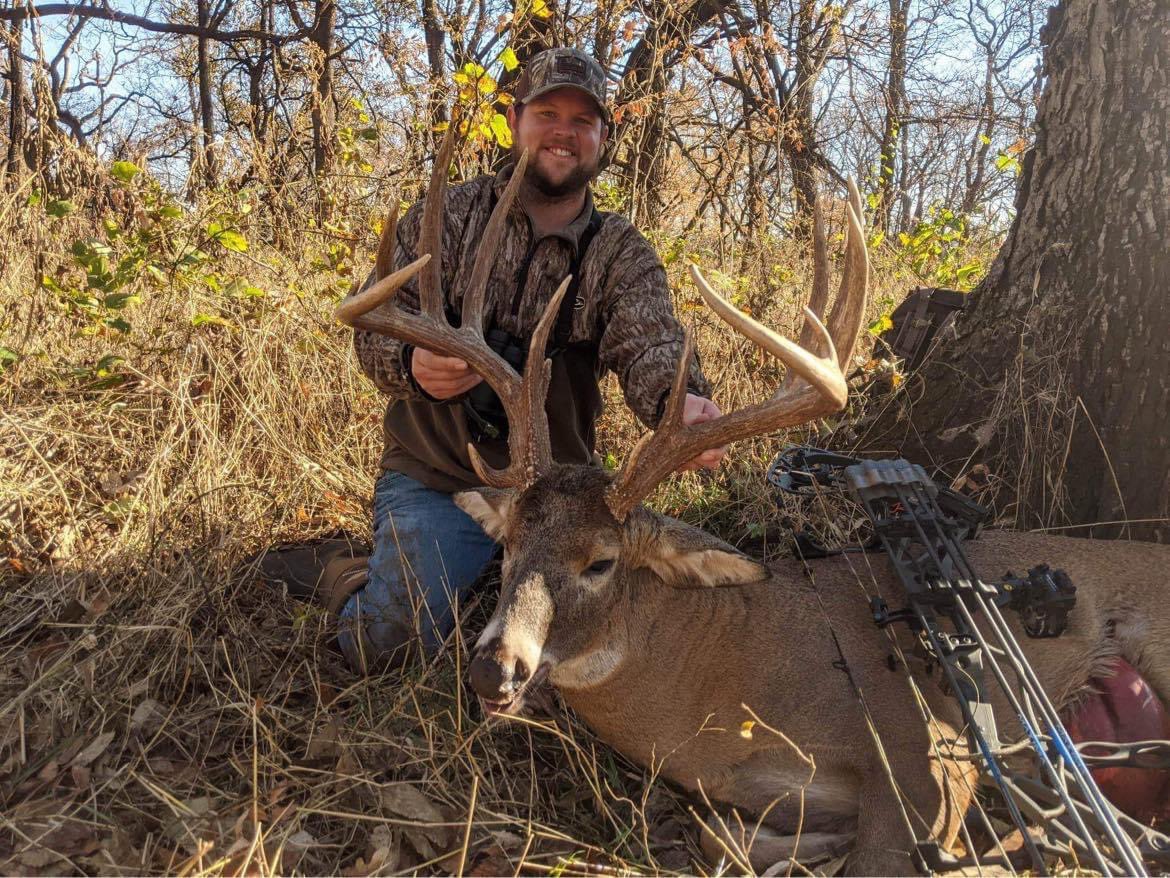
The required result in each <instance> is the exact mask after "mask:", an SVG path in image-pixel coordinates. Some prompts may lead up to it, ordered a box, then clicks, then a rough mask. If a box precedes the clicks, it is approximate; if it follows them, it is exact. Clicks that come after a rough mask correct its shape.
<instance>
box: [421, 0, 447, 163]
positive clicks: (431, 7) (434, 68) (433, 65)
mask: <svg viewBox="0 0 1170 878" xmlns="http://www.w3.org/2000/svg"><path fill="white" fill-rule="evenodd" d="M422 19H423V34H424V35H425V36H426V42H427V66H428V67H429V68H430V73H431V87H430V95H429V97H428V99H427V103H428V105H429V106H430V123H431V125H432V126H433V125H436V124H438V123H439V122H446V121H447V104H446V101H445V100H444V97H443V94H444V92H443V77H444V76H445V74H446V65H445V64H444V62H443V46H444V44H445V43H446V40H447V34H446V32H445V31H444V30H443V26H442V24H440V23H439V7H438V5H437V4H436V2H435V0H422ZM441 139H442V134H440V133H438V132H434V133H433V136H432V140H433V141H434V143H433V146H434V149H435V150H436V151H437V150H438V148H439V141H440V140H441Z"/></svg>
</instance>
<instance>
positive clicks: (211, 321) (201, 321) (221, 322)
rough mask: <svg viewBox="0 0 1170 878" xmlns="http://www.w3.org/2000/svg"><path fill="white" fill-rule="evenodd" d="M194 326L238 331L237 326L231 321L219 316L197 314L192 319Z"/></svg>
mask: <svg viewBox="0 0 1170 878" xmlns="http://www.w3.org/2000/svg"><path fill="white" fill-rule="evenodd" d="M191 325H192V326H223V327H226V328H227V329H236V325H235V324H234V323H232V322H231V321H230V320H226V319H224V318H223V317H220V316H219V315H218V314H196V315H195V316H194V317H192V318H191Z"/></svg>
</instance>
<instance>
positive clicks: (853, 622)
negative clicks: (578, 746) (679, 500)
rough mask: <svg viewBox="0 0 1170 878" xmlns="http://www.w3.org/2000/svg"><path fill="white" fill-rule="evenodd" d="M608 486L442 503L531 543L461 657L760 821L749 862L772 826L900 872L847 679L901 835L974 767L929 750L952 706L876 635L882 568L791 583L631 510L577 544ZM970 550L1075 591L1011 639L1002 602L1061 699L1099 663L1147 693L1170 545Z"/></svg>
mask: <svg viewBox="0 0 1170 878" xmlns="http://www.w3.org/2000/svg"><path fill="white" fill-rule="evenodd" d="M568 470H574V471H573V472H569V471H568ZM605 481H606V477H605V476H604V475H603V474H601V473H597V472H592V473H591V472H590V471H589V470H588V469H587V468H584V467H573V468H568V467H566V468H560V470H559V471H554V472H553V473H552V474H551V475H550V476H548V477H547V478H546V479H542V480H541V482H538V483H537V485H536V486H534V487H533V488H531V489H530V490H528V491H526V492H525V493H524V494H522V495H521V496H520V497H519V498H518V499H515V500H514V501H513V502H511V503H509V504H507V507H506V508H504V509H502V510H501V509H500V508H499V507H491V506H490V504H484V503H483V502H482V500H481V497H482V495H481V494H478V493H475V492H469V493H467V494H463V495H460V497H459V502H460V504H461V505H463V506H464V508H466V509H467V510H468V511H469V512H471V513H472V514H473V515H476V516H477V517H479V518H480V520H481V521H483V522H485V524H486V525H487V526H488V527H489V529H495V531H496V533H498V534H499V536H500V537H501V538H502V539H503V540H504V542H505V545H506V546H522V547H528V546H534V547H539V548H537V549H535V550H532V551H525V549H524V548H521V549H519V551H514V552H512V553H510V554H509V555H508V557H507V559H506V561H505V572H504V577H505V589H504V592H503V594H502V596H501V602H502V603H503V604H504V605H505V606H504V607H503V608H502V610H503V612H502V613H501V612H500V611H498V612H497V614H496V616H495V617H493V621H492V623H491V624H489V626H488V629H487V630H486V631H485V633H484V635H483V637H481V638H480V641H479V644H478V647H477V659H476V661H477V662H484V661H487V662H490V663H494V664H495V665H497V666H501V667H517V666H519V667H523V668H527V669H529V670H530V671H531V670H535V669H538V668H540V667H547V668H548V669H549V670H548V679H549V680H550V681H551V682H552V683H553V684H555V685H556V686H557V687H558V688H559V690H560V691H561V693H562V695H563V697H564V699H565V701H566V702H567V703H568V704H569V706H571V707H572V708H573V709H574V710H575V711H576V713H577V714H578V716H579V717H580V718H581V719H582V720H584V721H585V723H586V724H587V725H589V726H590V728H592V729H593V730H594V731H595V732H596V733H597V734H598V735H599V736H600V737H601V738H602V739H604V740H605V741H607V742H608V743H610V744H611V745H612V746H614V747H615V748H616V749H618V750H619V751H621V752H622V753H624V754H625V755H627V756H628V757H629V758H631V759H633V760H635V761H636V762H639V763H641V764H642V765H645V766H648V767H650V768H652V769H653V770H655V771H656V772H658V773H660V774H661V775H662V776H664V777H666V778H668V779H670V780H672V781H674V782H676V783H678V784H680V785H682V786H684V787H686V788H687V789H689V790H691V791H693V792H696V793H699V792H701V793H703V794H705V795H706V796H707V797H708V798H709V799H710V800H712V801H713V802H720V803H723V804H725V805H730V806H733V807H735V808H736V809H737V810H738V811H739V813H740V814H741V815H742V816H743V817H744V818H745V819H746V818H758V817H763V822H764V823H765V824H766V825H767V826H768V827H770V828H771V829H772V830H773V831H774V832H775V833H777V834H779V835H780V836H781V837H782V841H781V842H780V847H779V849H777V848H775V847H770V846H769V845H768V843H767V842H766V841H762V840H759V839H757V842H758V843H759V847H758V850H754V851H753V864H754V865H756V866H757V867H759V868H766V867H767V866H768V865H771V863H772V862H775V860H776V859H780V858H782V857H786V856H788V855H789V853H790V850H791V847H792V845H793V842H794V839H793V838H791V837H792V836H795V835H796V834H797V833H808V834H809V835H807V836H806V838H807V839H810V840H811V843H805V844H804V845H801V846H798V848H797V851H796V853H797V854H798V855H799V854H801V853H803V854H805V855H807V854H809V853H813V852H815V851H816V845H817V844H832V845H834V846H836V847H838V848H844V849H846V850H850V849H851V850H852V851H853V854H852V857H851V859H850V870H851V871H852V872H858V873H877V874H904V873H906V872H907V871H910V870H911V869H912V864H911V861H910V859H909V851H910V849H911V847H912V844H913V840H912V838H911V836H910V835H909V832H908V830H907V828H906V825H905V821H904V819H903V818H902V817H901V813H900V810H899V804H898V799H897V797H896V794H895V792H894V790H893V788H892V786H891V781H890V776H889V775H888V774H887V771H886V769H885V767H884V765H883V761H882V760H883V757H882V754H881V753H880V752H879V750H878V748H877V746H876V744H875V742H874V737H873V735H871V733H870V730H869V727H868V725H867V719H866V714H865V712H864V710H863V708H862V704H861V701H860V700H859V697H858V694H857V690H860V692H861V693H862V694H863V695H864V698H865V702H866V705H867V707H868V710H869V713H870V716H871V717H872V720H873V725H874V729H875V731H876V733H877V736H878V738H880V741H881V745H882V748H883V749H884V758H885V759H886V760H888V763H889V768H890V772H889V773H890V774H892V776H893V778H895V779H896V782H897V784H898V786H899V788H900V790H901V792H902V794H903V796H904V799H905V800H906V801H908V802H910V803H912V805H913V810H912V813H911V815H910V821H911V823H912V825H913V827H914V834H915V835H916V836H917V837H919V838H925V837H930V836H933V837H936V838H938V839H939V840H940V841H942V842H943V843H944V844H945V845H950V844H952V843H953V842H954V840H955V837H956V835H957V833H958V830H959V824H960V821H961V819H962V816H963V814H964V813H965V812H966V811H967V807H968V805H969V804H970V802H971V800H972V796H973V794H974V789H975V775H974V771H973V769H972V768H971V767H970V763H963V762H953V761H949V760H948V761H945V762H944V761H940V759H939V758H938V757H939V756H941V755H946V756H951V755H954V754H956V753H958V754H960V755H961V754H962V753H963V752H965V751H964V744H963V741H962V740H961V737H960V735H959V730H960V729H961V727H962V722H961V716H960V713H959V709H958V706H957V704H956V703H955V701H954V700H953V699H952V698H951V697H950V696H948V695H946V694H944V693H943V691H942V690H941V688H940V686H939V675H940V672H939V670H938V669H937V668H935V669H934V671H933V673H928V672H927V671H926V668H925V666H924V663H923V661H921V660H920V659H919V658H917V657H916V656H915V653H914V650H913V644H912V639H911V638H910V636H909V635H908V634H907V633H906V631H905V630H904V629H901V626H896V627H895V629H892V630H894V631H897V636H898V638H899V644H900V646H901V648H902V649H901V655H900V656H899V657H898V658H897V659H893V658H891V657H892V656H894V655H895V650H894V648H893V645H892V644H891V641H890V640H889V639H888V638H887V635H886V634H885V633H883V632H881V631H879V630H878V629H877V628H876V626H875V625H874V623H873V620H872V617H871V615H870V611H869V607H868V597H867V596H868V594H874V593H877V594H880V595H881V596H883V597H884V598H885V599H886V600H887V601H888V602H889V604H890V605H891V606H894V607H897V606H899V605H900V604H902V603H904V597H902V596H901V595H902V587H901V585H900V584H899V583H897V582H896V581H895V579H894V577H893V576H892V574H891V572H890V571H889V568H888V566H887V562H886V561H885V559H884V558H882V557H881V556H867V557H864V558H863V557H860V556H856V555H852V556H845V557H838V558H829V559H823V560H818V561H813V562H810V567H809V570H810V571H811V573H812V579H810V577H809V575H808V574H807V573H806V571H805V567H804V565H803V564H801V563H800V562H799V561H796V560H793V559H789V560H782V561H779V562H777V563H775V564H772V565H770V566H769V567H768V568H767V569H765V568H763V567H761V566H759V565H756V564H755V563H754V562H752V561H750V560H749V559H746V558H745V557H744V556H742V555H740V554H739V553H737V552H735V550H734V549H732V548H731V547H730V546H726V545H722V544H719V543H718V542H717V541H715V540H714V539H713V538H712V537H710V536H709V535H707V534H704V533H703V532H702V531H699V530H697V529H694V528H690V527H689V526H687V525H684V524H681V523H679V522H676V521H672V520H670V519H665V518H661V517H658V516H654V515H652V514H650V513H647V512H645V511H643V512H642V513H641V515H640V516H638V517H635V519H634V520H633V521H632V522H631V526H630V527H629V529H628V530H629V531H632V533H630V532H627V531H626V530H623V531H622V532H621V535H620V536H619V537H618V540H619V543H620V545H619V546H618V547H617V548H616V551H615V549H614V547H613V546H606V545H604V543H605V542H606V541H607V537H604V536H603V537H602V538H601V540H598V539H597V536H598V535H597V533H596V529H594V531H593V532H592V533H589V534H588V538H586V539H582V536H581V535H582V534H583V533H586V531H585V529H584V528H583V527H582V524H583V522H581V521H579V520H578V516H582V513H583V510H589V509H590V507H591V504H590V502H589V496H590V494H592V495H593V496H594V503H595V504H596V505H594V506H592V511H593V512H594V513H596V514H597V515H598V516H599V517H600V516H604V514H605V513H604V510H603V509H602V508H599V507H600V506H601V501H600V500H598V499H596V498H597V497H598V496H599V494H600V491H601V488H602V486H603V483H604V482H605ZM501 512H502V513H503V514H502V516H501V515H500V513H501ZM582 517H583V516H582ZM599 543H602V545H599ZM720 545H722V548H720ZM551 546H556V548H555V549H550V547H551ZM967 553H968V556H969V557H970V559H971V561H972V564H973V565H974V566H975V569H977V570H979V571H981V572H982V574H983V575H984V576H985V577H987V578H988V579H993V578H996V577H998V576H999V575H1001V574H1003V573H1005V572H1007V571H1008V570H1009V569H1010V570H1014V571H1017V572H1018V571H1021V570H1026V569H1028V568H1030V567H1032V566H1035V565H1036V564H1037V563H1040V562H1044V563H1048V564H1050V565H1051V566H1053V567H1059V568H1061V569H1064V570H1065V571H1066V572H1068V573H1069V575H1070V576H1071V577H1072V580H1073V582H1074V584H1075V585H1076V586H1077V604H1076V608H1075V610H1074V611H1073V613H1072V614H1071V616H1070V623H1069V626H1068V629H1067V630H1066V631H1065V633H1064V634H1062V635H1061V636H1060V637H1058V638H1047V639H1032V638H1029V637H1027V636H1026V635H1025V633H1024V632H1023V630H1022V629H1021V628H1020V626H1019V625H1018V620H1016V619H1015V618H1014V614H1008V615H1009V622H1010V623H1012V624H1013V627H1014V628H1015V634H1016V636H1017V639H1018V640H1019V641H1020V643H1021V644H1022V645H1023V648H1024V650H1025V652H1026V654H1027V656H1028V659H1029V661H1030V662H1031V663H1032V665H1033V667H1034V668H1035V669H1036V671H1037V673H1038V675H1039V677H1040V680H1041V683H1042V684H1043V685H1044V687H1045V689H1046V690H1047V691H1048V692H1049V694H1050V695H1051V696H1052V697H1053V699H1054V700H1055V702H1056V703H1057V705H1058V707H1064V706H1068V705H1070V704H1072V703H1073V702H1075V700H1076V699H1077V698H1078V697H1079V696H1081V695H1084V694H1086V692H1087V690H1088V687H1089V685H1090V680H1091V679H1092V678H1093V677H1095V676H1099V675H1100V673H1101V672H1102V671H1103V670H1104V669H1105V668H1106V667H1107V664H1108V662H1109V661H1110V660H1111V659H1112V658H1114V657H1116V656H1121V657H1124V658H1125V659H1127V660H1128V661H1129V662H1130V663H1131V664H1132V665H1133V666H1134V667H1135V668H1137V669H1138V671H1139V672H1140V673H1141V674H1142V675H1143V676H1144V677H1145V679H1146V680H1147V681H1148V682H1149V683H1150V685H1151V686H1152V687H1153V689H1154V690H1155V691H1156V692H1157V693H1158V694H1159V696H1160V697H1161V698H1162V699H1163V701H1165V696H1166V694H1168V693H1170V612H1167V610H1166V609H1164V606H1165V602H1164V601H1163V599H1162V597H1161V593H1162V590H1163V584H1164V581H1165V579H1166V571H1167V570H1170V547H1167V546H1160V545H1154V544H1147V543H1116V542H1109V543H1099V542H1092V541H1088V540H1079V539H1072V538H1062V537H1053V536H1043V535H1033V534H1021V533H1013V532H1007V531H1000V532H990V533H987V534H984V535H983V537H981V538H980V539H979V540H976V541H973V542H971V543H969V544H968V545H967ZM614 556H616V557H617V558H618V559H619V560H618V561H616V563H615V565H614V567H613V569H612V572H611V573H610V575H609V578H608V580H607V581H606V582H605V584H604V585H601V584H598V585H596V586H594V587H592V588H590V587H589V586H588V585H587V584H585V583H583V582H582V581H581V580H580V579H577V580H576V581H573V577H572V576H571V574H570V575H569V576H566V575H565V571H566V569H567V570H569V571H571V570H574V569H575V568H578V567H580V566H581V565H583V564H584V562H585V560H587V559H588V558H591V557H614ZM574 558H580V559H582V560H581V561H579V562H577V563H574V562H573V560H571V559H574ZM664 558H666V559H668V561H667V563H664V562H663V559H664ZM663 572H665V574H666V575H665V576H664V575H663ZM862 584H864V588H865V590H864V591H863V589H862ZM538 595H539V597H537V596H538ZM550 609H555V612H553V613H552V614H551V616H550V615H549V610H550ZM583 619H588V620H589V623H588V626H587V627H586V628H585V630H586V632H587V633H586V634H585V635H584V636H582V635H581V633H580V632H581V631H582V627H583V626H582V623H581V621H580V620H583ZM898 629H901V630H898ZM902 659H905V661H906V662H908V663H909V665H910V667H909V669H907V668H906V667H905V666H904V665H903V663H902ZM844 668H847V669H848V673H846V671H845V670H844ZM908 670H909V672H910V673H912V674H913V676H914V677H915V681H916V683H917V687H918V690H919V691H920V692H921V694H922V697H923V698H924V699H925V700H926V702H927V703H928V705H929V708H930V714H931V715H932V716H933V718H934V724H933V725H928V723H927V721H926V720H925V719H924V717H923V711H922V709H921V708H920V707H919V705H918V703H917V701H916V697H915V694H914V691H913V690H912V688H911V685H910V682H909V679H908V675H907V671H908ZM520 676H525V674H524V673H521V674H520ZM513 682H515V681H514V679H513ZM525 682H526V681H525V680H521V681H520V685H519V686H518V687H515V686H514V687H513V689H512V690H508V685H507V682H506V681H504V680H503V679H502V678H500V679H496V678H492V679H490V680H489V679H483V678H480V677H477V674H476V670H475V668H474V667H473V671H472V684H473V686H474V687H475V689H476V691H477V692H479V693H480V694H481V696H482V697H484V698H485V699H487V700H488V707H489V710H493V709H494V710H495V711H496V712H501V713H509V712H514V710H516V709H518V707H519V704H520V703H521V702H522V696H523V689H524V683H525ZM855 687H856V689H855ZM986 689H987V691H988V692H989V694H990V695H991V698H992V702H993V705H994V709H995V715H996V717H997V720H998V722H999V724H1000V725H999V727H1000V733H1001V736H1002V738H1003V739H1004V740H1005V742H1006V741H1010V740H1014V739H1016V738H1018V737H1019V736H1020V735H1021V733H1022V730H1021V729H1020V727H1019V726H1018V725H1017V724H1016V723H1015V722H1014V721H1013V720H1012V713H1011V708H1010V705H1009V704H1008V703H1007V702H1006V700H1005V699H1004V698H1003V696H1002V693H1001V692H1000V691H999V690H998V688H997V687H994V686H993V685H991V681H990V671H989V672H988V679H987V686H986ZM749 709H750V710H749ZM756 718H758V719H759V721H760V722H761V725H762V726H766V727H770V728H771V729H774V730H775V731H776V732H778V733H780V734H775V733H773V732H770V731H767V730H765V729H764V728H760V727H757V728H756V729H755V730H754V731H753V732H752V733H751V734H750V736H745V735H743V734H741V730H742V728H743V724H744V723H745V722H750V721H752V720H754V719H756ZM936 748H937V749H936ZM785 836H787V837H788V838H784V837H785ZM757 858H758V859H757Z"/></svg>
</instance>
